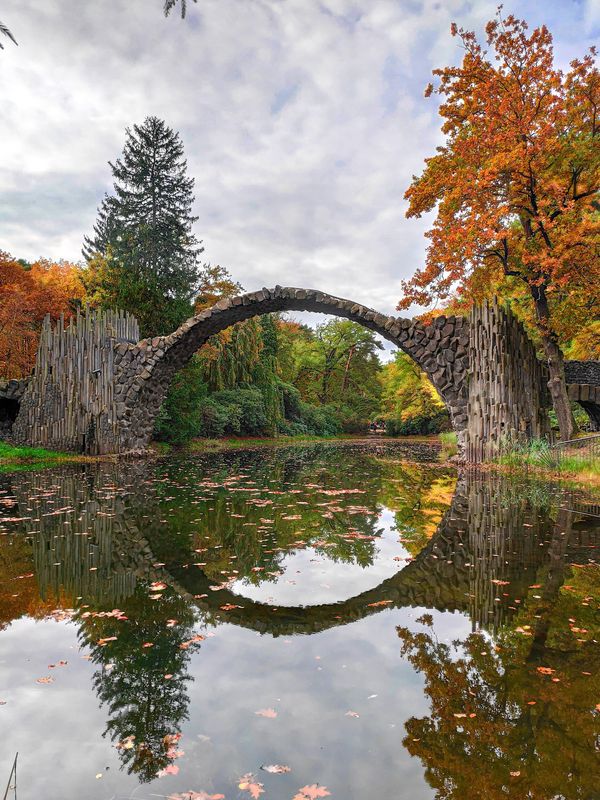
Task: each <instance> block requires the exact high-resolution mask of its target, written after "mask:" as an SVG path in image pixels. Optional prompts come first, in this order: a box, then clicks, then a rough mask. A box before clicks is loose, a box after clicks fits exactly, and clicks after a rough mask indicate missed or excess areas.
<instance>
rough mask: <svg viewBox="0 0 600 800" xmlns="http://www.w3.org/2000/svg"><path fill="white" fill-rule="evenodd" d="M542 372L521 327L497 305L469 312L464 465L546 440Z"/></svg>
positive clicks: (495, 301) (545, 409) (547, 401)
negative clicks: (522, 444) (512, 446)
mask: <svg viewBox="0 0 600 800" xmlns="http://www.w3.org/2000/svg"><path fill="white" fill-rule="evenodd" d="M546 386H547V376H546V374H545V369H544V367H543V365H542V364H541V362H540V361H538V359H537V356H536V353H535V348H534V346H533V344H532V342H531V341H530V340H529V338H528V336H527V334H526V333H525V329H524V328H523V326H522V325H521V323H520V322H519V321H518V320H517V319H516V318H515V317H514V316H513V314H512V313H511V312H510V310H508V309H503V308H500V306H499V304H498V301H497V300H496V299H494V301H493V302H492V303H487V302H486V303H484V304H483V305H481V306H476V307H475V308H474V309H473V311H472V312H471V341H470V376H469V400H468V418H469V422H468V428H467V447H466V456H467V460H468V461H470V462H472V463H479V462H482V461H488V460H490V459H492V458H494V457H495V456H497V455H498V454H499V453H500V452H501V451H502V448H503V447H505V446H506V445H508V444H509V443H510V442H515V441H528V440H530V439H535V438H543V437H547V436H548V435H549V433H550V427H549V422H548V415H547V408H548V406H549V397H548V391H547V388H546Z"/></svg>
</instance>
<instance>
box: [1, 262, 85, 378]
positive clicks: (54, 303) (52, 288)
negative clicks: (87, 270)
mask: <svg viewBox="0 0 600 800" xmlns="http://www.w3.org/2000/svg"><path fill="white" fill-rule="evenodd" d="M80 275H81V270H80V269H79V267H77V266H76V265H75V264H71V263H69V262H66V261H59V262H52V261H49V260H47V259H40V260H39V261H36V262H35V263H34V264H24V263H22V262H20V261H17V260H15V259H14V258H12V257H11V256H10V255H9V254H8V253H3V252H2V251H0V377H2V378H21V377H24V376H26V375H29V373H30V372H31V369H32V367H33V364H34V362H35V354H36V350H37V343H38V338H39V333H40V330H41V326H42V322H43V320H44V317H45V316H46V314H50V316H51V317H52V319H58V318H59V317H60V315H61V314H64V315H65V317H69V316H70V315H71V314H72V313H73V312H74V310H75V306H76V304H77V303H78V302H80V301H81V300H82V298H83V296H84V288H83V285H82V283H81V278H80Z"/></svg>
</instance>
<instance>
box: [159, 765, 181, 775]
mask: <svg viewBox="0 0 600 800" xmlns="http://www.w3.org/2000/svg"><path fill="white" fill-rule="evenodd" d="M178 772H179V767H178V766H177V764H169V765H168V766H167V767H165V768H164V769H161V770H159V771H158V772H157V773H156V777H157V778H164V776H165V775H177V773H178Z"/></svg>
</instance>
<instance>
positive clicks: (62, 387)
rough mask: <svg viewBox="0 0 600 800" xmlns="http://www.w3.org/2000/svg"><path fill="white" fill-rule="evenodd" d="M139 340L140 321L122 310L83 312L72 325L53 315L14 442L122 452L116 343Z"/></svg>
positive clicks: (43, 334) (47, 322)
mask: <svg viewBox="0 0 600 800" xmlns="http://www.w3.org/2000/svg"><path fill="white" fill-rule="evenodd" d="M138 338H139V330H138V324H137V321H136V320H135V318H134V317H132V316H130V315H129V314H124V313H123V312H121V311H106V312H100V311H99V312H89V313H88V314H85V315H82V314H78V315H77V317H76V318H75V319H72V320H71V321H70V323H69V325H68V326H67V327H65V324H64V319H63V318H62V317H61V319H60V320H59V321H58V322H57V324H56V325H55V326H53V325H52V323H51V322H50V319H49V318H48V317H47V318H46V320H45V321H44V326H43V329H42V332H41V335H40V342H39V346H38V352H37V358H36V363H35V369H34V371H33V374H32V375H31V378H30V380H29V383H28V386H27V389H26V391H25V393H24V395H23V397H22V399H21V405H20V408H19V413H18V416H17V418H16V420H15V422H14V425H13V427H12V431H11V435H10V439H11V441H13V442H14V443H15V444H17V445H27V446H33V447H46V448H49V449H52V450H66V451H71V452H76V453H89V454H91V455H100V454H103V453H118V452H119V451H120V450H121V431H120V421H119V417H118V414H117V403H116V397H115V387H116V384H118V380H117V375H116V364H115V358H114V350H115V344H117V343H118V342H136V341H137V340H138Z"/></svg>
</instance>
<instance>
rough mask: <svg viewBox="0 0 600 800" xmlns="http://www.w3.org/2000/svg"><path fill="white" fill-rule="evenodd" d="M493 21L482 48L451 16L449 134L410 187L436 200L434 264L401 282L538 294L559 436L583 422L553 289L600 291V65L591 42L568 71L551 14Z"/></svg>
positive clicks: (420, 297) (423, 293)
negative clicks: (510, 284)
mask: <svg viewBox="0 0 600 800" xmlns="http://www.w3.org/2000/svg"><path fill="white" fill-rule="evenodd" d="M501 8H502V7H500V8H499V9H498V15H497V18H496V19H494V20H492V21H490V22H489V23H488V24H487V26H486V33H487V44H488V47H489V48H490V51H491V53H489V52H488V51H487V50H485V49H484V48H483V46H482V45H481V44H480V43H479V42H478V40H477V38H476V35H475V34H474V33H473V32H470V31H466V30H464V29H462V28H458V27H457V26H456V25H455V24H453V25H452V28H451V33H452V35H453V36H456V37H458V38H459V39H460V41H461V43H462V46H463V48H464V56H463V59H462V63H461V65H460V66H457V67H445V68H444V69H437V70H435V71H434V73H433V74H434V75H435V76H436V78H437V86H434V85H433V84H430V85H429V86H428V87H427V90H426V93H425V94H426V96H429V95H431V94H437V95H439V96H440V97H441V98H442V100H441V105H440V108H439V113H440V116H441V117H442V118H443V120H444V122H443V125H442V131H443V133H444V134H445V135H446V142H445V144H444V145H443V146H441V147H439V148H438V149H437V153H436V155H434V156H432V157H431V158H428V159H426V162H425V163H426V166H425V169H424V171H423V173H422V174H421V175H420V176H419V177H414V178H413V181H412V183H411V185H410V187H409V189H408V190H407V192H406V194H405V198H406V199H407V200H408V201H409V207H408V211H407V216H408V217H420V216H421V215H422V214H423V213H425V212H428V211H432V210H433V209H435V210H436V218H435V221H434V223H433V227H432V228H431V230H429V231H428V233H427V236H428V238H429V240H430V244H429V247H428V251H427V260H426V265H425V267H424V268H423V269H420V270H418V271H417V272H416V273H415V275H414V276H413V278H412V279H411V280H409V281H407V282H405V283H404V284H403V289H404V291H405V296H404V297H403V299H402V300H401V301H400V303H399V305H398V308H406V307H408V306H409V305H410V304H411V303H414V302H416V303H419V304H423V305H424V304H428V303H430V302H432V301H433V300H434V299H436V298H440V299H446V298H448V297H450V296H451V295H452V294H453V292H455V291H460V292H461V293H463V295H465V294H466V295H469V294H471V293H475V292H477V291H481V290H482V287H486V286H489V285H490V284H491V283H498V282H499V279H501V278H502V277H504V276H509V277H513V278H515V279H517V280H518V281H520V282H522V283H523V284H524V285H525V286H526V287H527V291H528V294H529V295H530V298H531V300H530V302H531V304H532V307H533V309H534V312H535V322H536V326H537V328H538V330H539V334H540V338H541V341H542V344H543V349H544V354H545V357H546V359H547V361H548V367H549V372H550V382H549V388H550V393H551V396H552V402H553V405H554V409H555V411H556V415H557V418H558V423H559V427H560V432H561V436H562V438H564V439H569V438H571V437H572V436H573V434H574V433H575V432H576V427H575V422H574V420H573V415H572V412H571V407H570V404H569V401H568V396H567V389H566V384H565V374H564V362H563V354H562V351H561V348H560V345H559V341H558V335H557V325H556V320H555V319H554V317H553V314H552V307H553V301H554V298H560V297H563V296H565V295H566V294H568V293H569V292H571V291H574V290H575V291H577V292H579V293H580V294H581V295H583V296H585V295H588V294H589V295H590V296H597V295H598V286H599V285H600V204H599V199H600V195H599V191H600V72H599V70H598V68H597V66H596V63H595V57H596V51H595V49H593V48H592V49H591V50H590V51H589V53H588V54H586V55H585V56H584V57H583V58H582V59H581V60H575V61H572V62H571V64H570V69H569V70H568V71H567V72H562V71H561V70H559V69H558V68H557V67H556V66H555V64H554V53H553V46H552V36H551V34H550V32H549V31H548V29H547V28H546V27H545V26H542V27H540V28H536V29H535V30H533V31H532V32H531V33H529V31H528V26H527V24H526V23H525V22H524V21H523V20H520V19H517V18H515V17H514V16H512V15H510V16H507V17H505V18H504V17H502V12H501Z"/></svg>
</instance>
